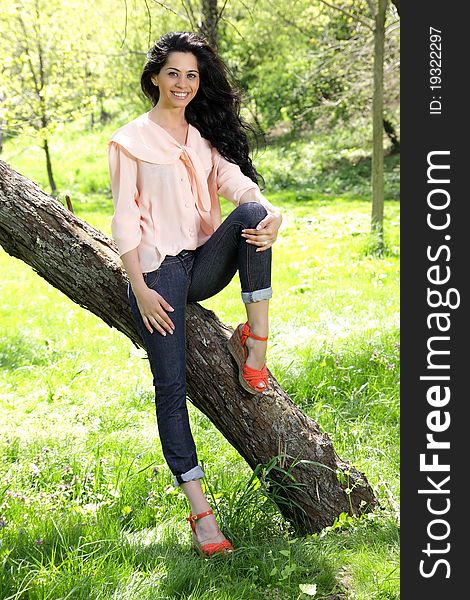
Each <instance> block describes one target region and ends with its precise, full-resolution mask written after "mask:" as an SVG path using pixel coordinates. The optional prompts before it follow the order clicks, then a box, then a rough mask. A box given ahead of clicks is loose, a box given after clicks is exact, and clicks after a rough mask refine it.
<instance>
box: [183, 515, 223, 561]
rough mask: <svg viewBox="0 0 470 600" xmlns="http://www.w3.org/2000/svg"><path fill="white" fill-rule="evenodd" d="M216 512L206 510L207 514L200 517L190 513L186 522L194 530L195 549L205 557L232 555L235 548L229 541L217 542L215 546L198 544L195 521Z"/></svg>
mask: <svg viewBox="0 0 470 600" xmlns="http://www.w3.org/2000/svg"><path fill="white" fill-rule="evenodd" d="M213 514H214V512H213V510H212V508H209V510H206V511H205V512H202V513H199V514H198V515H193V513H189V517H186V521H189V524H190V525H191V529H192V534H191V535H192V539H193V548H194V549H195V550H196V551H197V552H199V554H201V555H203V556H213V555H214V554H220V553H222V554H230V553H231V552H233V546H232V544H231V543H230V542H229V541H228V540H223V542H217V543H215V544H201V543H200V542H198V540H197V537H196V527H195V525H194V521H197V520H198V519H203V518H204V517H207V516H209V515H213Z"/></svg>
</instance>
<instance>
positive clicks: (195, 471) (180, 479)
mask: <svg viewBox="0 0 470 600" xmlns="http://www.w3.org/2000/svg"><path fill="white" fill-rule="evenodd" d="M203 477H205V473H204V471H203V470H202V469H201V467H199V466H197V467H193V468H192V469H190V470H189V471H186V473H183V474H182V475H175V478H174V484H175V486H178V485H180V483H185V482H186V481H193V480H194V479H202V478H203Z"/></svg>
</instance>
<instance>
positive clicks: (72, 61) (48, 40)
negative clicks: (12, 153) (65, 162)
mask: <svg viewBox="0 0 470 600" xmlns="http://www.w3.org/2000/svg"><path fill="white" fill-rule="evenodd" d="M1 4H2V6H1V8H2V13H3V14H4V15H8V18H6V19H5V28H4V31H3V35H2V38H1V40H0V45H1V51H2V54H3V55H4V56H5V60H4V62H3V68H2V73H1V80H0V82H1V83H0V88H1V90H2V95H3V96H4V100H3V120H4V122H5V125H6V128H7V129H6V133H7V134H14V135H17V134H21V133H23V134H27V135H30V136H32V137H33V138H34V139H36V140H39V141H40V143H41V146H42V148H43V150H44V154H45V158H46V168H47V175H48V180H49V185H50V187H51V190H52V192H53V193H55V192H56V191H57V187H56V184H55V181H54V174H53V168H52V158H51V152H50V144H49V140H50V137H51V135H52V133H53V131H54V130H55V129H56V128H57V127H58V126H59V125H60V124H61V123H63V122H65V121H71V120H74V119H76V118H77V117H78V116H79V115H81V114H83V113H84V112H85V111H89V110H90V106H91V105H92V104H93V102H94V100H95V96H94V94H93V88H92V87H91V86H89V93H88V94H86V93H84V81H85V80H88V81H89V78H87V76H86V73H87V72H88V69H89V67H87V64H86V57H85V55H84V52H83V45H84V44H83V37H82V36H83V35H84V33H85V31H86V30H85V31H84V30H82V28H81V25H82V23H80V20H81V19H80V15H82V14H83V6H82V5H81V3H80V2H76V1H74V0H68V2H67V3H64V2H63V1H59V0H47V1H46V0H24V1H21V2H16V3H13V4H8V3H6V2H4V1H2V3H1ZM65 5H66V6H67V8H68V9H69V11H70V13H71V14H74V15H76V17H75V19H74V22H73V26H72V24H71V23H70V22H67V21H66V20H65V19H64V6H65ZM78 28H80V35H77V34H76V33H75V35H73V29H75V31H77V29H78Z"/></svg>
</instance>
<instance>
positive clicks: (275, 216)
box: [242, 211, 282, 252]
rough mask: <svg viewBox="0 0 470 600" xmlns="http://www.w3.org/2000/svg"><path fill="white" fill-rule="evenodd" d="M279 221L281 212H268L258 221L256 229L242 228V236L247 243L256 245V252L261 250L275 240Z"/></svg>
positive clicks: (280, 220)
mask: <svg viewBox="0 0 470 600" xmlns="http://www.w3.org/2000/svg"><path fill="white" fill-rule="evenodd" d="M281 223H282V215H281V213H280V212H277V211H276V212H270V213H268V214H267V215H266V216H265V217H264V219H263V220H262V221H260V222H259V223H258V225H257V226H256V229H243V230H242V237H244V238H245V239H246V241H247V243H248V244H252V245H253V246H258V248H257V249H256V252H263V251H264V250H267V249H268V248H271V246H272V245H273V244H274V242H275V241H276V239H277V234H278V231H279V228H280V226H281Z"/></svg>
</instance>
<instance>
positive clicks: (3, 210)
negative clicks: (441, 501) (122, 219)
mask: <svg viewBox="0 0 470 600" xmlns="http://www.w3.org/2000/svg"><path fill="white" fill-rule="evenodd" d="M0 244H1V245H2V246H3V248H4V249H5V250H6V252H8V253H9V254H10V255H12V256H15V257H17V258H19V259H21V260H22V261H24V262H25V263H27V264H28V265H30V266H31V267H32V268H33V269H34V270H35V271H36V272H37V273H38V274H39V275H40V276H41V277H43V278H44V279H46V280H47V281H48V282H49V283H50V284H51V285H53V286H54V287H56V288H57V289H59V290H61V291H62V292H63V293H64V294H66V295H67V296H68V297H69V298H71V299H72V300H73V301H74V302H76V303H77V304H79V305H80V306H82V307H83V308H86V309H87V310H90V311H91V312H92V313H94V314H95V315H97V316H98V317H100V318H101V319H102V320H103V321H104V322H105V323H107V324H108V325H109V326H110V327H114V328H116V329H118V330H119V331H121V332H122V333H123V334H124V335H126V336H127V337H128V338H129V339H130V340H132V342H133V343H134V344H136V345H138V346H142V342H141V339H140V337H139V335H138V333H137V331H136V329H135V327H134V323H133V320H132V315H131V312H130V309H129V305H128V300H127V293H126V288H127V279H126V276H125V272H124V270H123V269H122V267H121V263H120V259H119V256H118V253H117V249H116V245H115V243H114V242H113V241H112V240H110V239H109V238H108V237H107V236H105V235H104V234H103V233H101V232H100V231H97V230H96V229H94V228H93V227H91V226H90V225H89V224H87V223H86V222H84V221H82V220H81V219H80V218H78V217H77V216H76V215H74V214H72V213H71V212H69V211H67V209H66V208H65V207H64V206H62V205H61V204H60V203H58V202H57V201H56V200H54V199H53V198H52V197H51V196H50V195H48V194H46V192H44V191H43V190H41V189H40V188H39V186H37V185H36V184H35V183H34V182H32V181H30V180H28V179H26V178H25V177H23V176H22V175H20V174H19V173H17V172H16V171H14V170H13V169H11V168H10V167H9V166H8V165H7V164H6V163H4V162H3V161H0ZM187 326H188V331H187V383H188V397H189V399H190V400H191V402H192V403H193V404H194V405H195V406H196V407H197V408H198V409H200V410H201V411H202V412H203V413H204V414H206V415H207V416H208V417H209V419H210V420H211V421H212V423H213V424H214V425H215V426H216V427H217V428H218V429H219V430H220V431H221V432H222V434H223V435H224V436H225V437H226V439H227V440H228V441H229V442H230V443H231V444H232V445H233V446H234V447H235V448H236V449H237V450H238V452H239V453H240V454H241V455H242V456H243V457H244V458H245V460H246V461H247V463H248V464H249V465H250V467H251V468H253V469H254V468H255V467H257V466H258V465H259V464H266V463H268V462H270V461H271V460H272V459H273V458H274V457H276V456H278V457H279V461H280V462H279V466H280V467H282V468H283V469H285V470H287V471H288V472H289V473H290V476H291V479H289V478H287V479H286V476H285V475H283V474H282V472H281V469H273V470H271V472H270V474H269V478H270V479H271V480H272V483H273V484H276V485H277V486H280V487H278V488H277V489H278V493H279V498H280V499H281V501H278V506H279V509H280V511H281V513H282V514H283V515H284V517H285V518H286V519H287V520H288V521H289V522H290V523H291V524H292V525H293V526H294V527H295V528H296V529H297V530H298V531H299V532H302V533H313V532H318V531H320V530H321V529H323V528H324V527H326V526H329V525H332V524H333V523H334V520H335V519H336V518H337V517H338V516H339V515H340V514H341V513H343V512H346V513H348V514H357V515H359V514H361V513H363V512H365V511H369V510H371V509H372V508H373V507H374V506H376V505H377V499H376V497H375V495H374V492H373V490H372V488H371V486H370V485H369V483H368V481H367V479H366V477H365V475H364V474H362V473H361V472H359V471H358V470H357V469H356V468H355V467H353V466H351V465H349V464H347V463H346V462H344V461H342V460H341V459H340V458H339V457H338V456H337V454H336V453H335V451H334V448H333V445H332V442H331V440H330V438H329V437H328V435H327V434H326V433H323V432H322V431H321V430H320V428H319V426H318V425H317V423H316V422H315V421H313V420H312V419H311V418H309V417H308V416H307V415H305V414H304V413H303V412H302V411H301V410H300V409H299V408H298V407H297V406H296V405H295V404H294V403H293V402H292V400H291V399H290V398H289V396H288V395H287V394H286V393H285V392H284V391H283V390H282V389H281V388H280V387H279V385H278V383H277V382H276V380H275V379H274V377H273V376H272V375H271V374H269V376H270V382H271V385H272V389H271V390H269V391H268V392H265V393H263V394H262V395H258V396H252V395H250V394H248V393H246V392H245V391H244V390H243V388H241V386H240V385H239V384H238V379H237V374H236V367H235V364H234V362H233V360H232V358H231V356H230V354H229V352H228V350H227V346H226V342H227V338H228V337H229V336H230V335H231V333H232V330H231V328H229V327H227V326H226V325H224V324H223V323H221V322H220V321H219V319H218V318H217V316H216V315H215V314H214V313H213V312H212V311H209V310H207V309H205V308H203V307H202V306H200V305H199V304H189V305H188V308H187ZM208 373H211V376H210V377H207V374H208ZM286 481H287V482H289V483H290V484H291V485H289V486H286V485H285V484H286Z"/></svg>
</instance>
